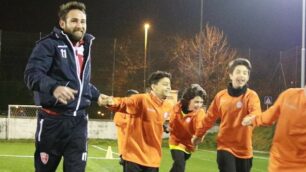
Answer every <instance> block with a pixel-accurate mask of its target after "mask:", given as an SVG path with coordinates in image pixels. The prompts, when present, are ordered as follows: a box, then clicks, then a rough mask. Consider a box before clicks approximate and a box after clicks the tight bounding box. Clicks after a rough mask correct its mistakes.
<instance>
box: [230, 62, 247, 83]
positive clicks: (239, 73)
mask: <svg viewBox="0 0 306 172" xmlns="http://www.w3.org/2000/svg"><path fill="white" fill-rule="evenodd" d="M229 76H230V79H231V81H232V84H233V87H234V88H242V87H243V86H245V85H246V84H247V82H248V81H249V79H250V71H249V69H248V68H247V67H246V66H244V65H237V66H236V67H235V69H234V70H233V72H232V73H230V74H229Z"/></svg>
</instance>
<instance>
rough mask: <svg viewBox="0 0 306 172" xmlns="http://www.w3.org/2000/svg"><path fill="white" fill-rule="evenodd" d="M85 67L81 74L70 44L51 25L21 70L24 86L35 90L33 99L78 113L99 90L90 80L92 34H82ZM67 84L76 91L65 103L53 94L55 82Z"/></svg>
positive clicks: (64, 112)
mask: <svg viewBox="0 0 306 172" xmlns="http://www.w3.org/2000/svg"><path fill="white" fill-rule="evenodd" d="M83 40H84V68H83V73H82V76H79V74H80V70H81V69H80V65H79V61H78V60H77V57H76V55H75V52H74V48H73V44H72V42H71V41H70V39H69V38H68V36H67V35H66V34H65V33H64V32H63V31H62V30H61V29H59V28H56V27H55V28H54V29H53V32H51V33H50V34H49V35H47V36H46V37H44V38H42V39H41V40H39V41H38V42H37V43H36V46H35V48H34V49H33V51H32V54H31V56H30V58H29V61H28V64H27V66H26V69H25V72H24V80H25V83H26V85H27V87H28V88H29V89H30V90H33V91H34V97H35V103H36V104H37V105H41V106H42V107H43V108H48V109H51V110H52V111H55V112H58V113H60V114H63V115H67V116H77V115H78V113H79V112H82V113H83V111H84V110H85V108H87V107H88V106H90V104H91V101H97V99H98V97H99V94H100V92H99V90H98V89H97V88H96V87H95V86H94V85H92V84H91V83H90V75H91V45H92V41H93V40H94V37H93V36H92V35H90V34H85V36H84V38H83ZM60 85H62V86H67V87H70V88H72V89H75V90H77V91H78V93H77V94H76V95H75V99H74V100H72V101H70V102H68V104H67V105H64V104H61V103H59V102H58V101H57V100H56V98H55V97H54V96H53V91H54V89H55V88H56V87H57V86H60Z"/></svg>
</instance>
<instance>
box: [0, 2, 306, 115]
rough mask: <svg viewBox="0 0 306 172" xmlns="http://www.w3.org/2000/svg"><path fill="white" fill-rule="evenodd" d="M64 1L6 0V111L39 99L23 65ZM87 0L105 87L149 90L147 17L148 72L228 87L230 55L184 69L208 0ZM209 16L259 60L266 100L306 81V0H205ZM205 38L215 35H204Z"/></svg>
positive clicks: (207, 20) (2, 10) (1, 63)
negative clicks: (303, 75)
mask: <svg viewBox="0 0 306 172" xmlns="http://www.w3.org/2000/svg"><path fill="white" fill-rule="evenodd" d="M63 2H66V1H58V0H52V1H41V0H40V1H39V0H35V1H34V0H28V1H14V0H10V1H8V0H2V1H1V2H0V30H1V32H0V42H1V44H0V95H1V99H0V111H1V113H2V114H6V112H7V106H8V104H33V100H32V93H31V92H30V91H28V90H27V88H26V87H25V84H24V82H23V71H24V68H25V65H26V62H27V59H28V57H29V55H30V53H31V51H32V48H33V47H34V45H35V41H37V40H39V39H40V38H41V37H43V36H44V35H46V34H48V33H49V32H50V31H51V30H52V28H53V27H54V26H55V25H57V22H58V18H57V11H58V6H59V5H60V4H62V3H63ZM83 2H85V4H86V6H87V26H88V28H87V32H88V33H92V34H93V35H94V36H95V37H96V40H95V41H94V47H93V51H92V65H93V69H92V82H93V83H94V84H95V85H96V86H97V87H98V88H99V89H100V90H101V92H102V93H105V94H113V95H115V96H124V94H125V91H126V90H127V89H131V88H133V89H137V90H139V91H143V70H144V69H143V57H144V48H143V47H144V28H143V24H144V23H145V22H149V23H150V25H151V27H150V29H149V33H148V35H149V36H148V52H147V61H148V63H147V68H146V70H147V73H151V72H153V71H156V70H166V71H170V72H171V73H172V74H173V84H172V87H173V89H176V90H179V89H182V88H184V87H185V86H186V85H187V84H190V83H197V82H200V84H201V85H202V86H203V87H204V88H205V89H206V90H207V91H208V94H209V100H211V99H212V98H213V97H214V95H215V93H216V92H217V91H218V90H221V89H224V88H226V83H227V82H228V81H226V78H227V75H226V76H225V75H224V72H223V71H224V69H223V68H224V63H225V61H221V60H219V61H218V60H216V59H218V58H219V57H220V58H219V59H222V57H223V58H225V56H222V55H219V56H216V57H217V58H216V59H215V58H214V61H210V60H206V59H205V58H206V57H209V55H206V50H203V55H202V56H203V65H202V66H201V67H202V69H201V71H203V72H202V73H201V72H200V76H202V75H203V77H202V78H201V79H199V78H198V77H196V75H198V74H197V69H196V68H197V67H196V66H197V65H196V64H197V63H198V62H199V61H198V59H199V56H198V55H194V56H193V55H190V56H188V58H191V57H192V58H193V60H194V61H193V62H191V63H190V65H191V64H193V65H195V66H194V67H193V70H194V71H192V70H189V71H187V70H183V69H184V68H183V66H182V65H181V64H182V63H183V61H181V60H180V59H183V57H185V56H184V55H183V54H186V52H188V51H190V52H191V53H187V54H192V52H193V51H196V50H197V47H193V48H192V47H191V48H186V49H185V47H186V46H187V44H184V41H185V42H188V41H191V40H196V35H198V34H199V33H200V31H202V29H201V28H200V20H201V0H189V1H187V0H163V1H162V0H142V1H139V0H138V1H136V0H103V1H102V0H100V1H98V0H96V1H93V0H88V1H83ZM202 22H203V25H202V26H203V29H205V28H206V29H207V27H206V26H208V27H216V28H218V29H219V31H223V33H224V35H225V36H226V37H227V41H228V46H229V47H230V48H233V49H235V50H236V52H237V54H238V55H239V56H241V57H245V58H249V59H250V60H251V62H252V64H253V71H252V73H251V79H250V82H249V86H250V87H251V88H252V89H254V90H256V91H257V92H258V94H259V96H260V98H261V99H262V100H263V97H264V96H272V97H273V99H274V100H275V98H276V97H277V95H278V94H279V93H280V92H281V91H282V90H284V89H286V88H289V87H299V86H300V74H299V73H300V66H301V65H300V51H301V50H300V49H301V32H302V31H301V27H302V24H301V23H302V0H290V1H289V0H247V1H245V0H218V1H213V0H203V20H202ZM207 24H209V25H207ZM204 37H205V35H204ZM183 45H185V46H183ZM204 45H205V46H207V45H208V43H207V42H205V41H204ZM205 46H204V49H205ZM182 47H183V48H182ZM182 50H186V51H184V52H182ZM195 54H198V53H195ZM220 54H221V53H220ZM223 54H227V52H224V53H223ZM202 56H200V57H202ZM186 57H187V56H186ZM114 58H115V65H114V63H113V62H114ZM192 58H191V59H192ZM226 58H227V56H226ZM185 59H186V58H185ZM222 62H224V63H223V64H222ZM225 65H226V64H225ZM209 66H216V67H215V68H212V70H211V71H215V73H211V74H209V75H207V77H206V72H208V71H207V70H208V68H209ZM113 67H114V68H113ZM113 69H114V70H113ZM183 71H186V72H183ZM113 74H114V78H112V76H113ZM194 76H195V77H194ZM215 78H218V79H215ZM113 81H114V82H113ZM210 81H211V82H210ZM263 107H264V105H263ZM97 110H100V109H99V108H98V107H97V106H96V105H95V106H93V107H92V108H91V109H90V111H91V112H92V113H91V116H92V117H95V114H96V113H95V112H96V111H97ZM102 110H103V111H104V109H102ZM106 118H109V116H108V117H106Z"/></svg>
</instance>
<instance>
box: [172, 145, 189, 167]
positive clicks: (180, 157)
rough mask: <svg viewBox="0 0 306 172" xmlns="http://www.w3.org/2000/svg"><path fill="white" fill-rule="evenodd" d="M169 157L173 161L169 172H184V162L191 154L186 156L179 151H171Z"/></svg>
mask: <svg viewBox="0 0 306 172" xmlns="http://www.w3.org/2000/svg"><path fill="white" fill-rule="evenodd" d="M171 156H172V159H173V164H172V168H171V169H170V172H184V171H185V166H186V161H187V160H188V159H189V158H190V156H191V154H187V153H185V152H184V151H181V150H175V149H172V150H171Z"/></svg>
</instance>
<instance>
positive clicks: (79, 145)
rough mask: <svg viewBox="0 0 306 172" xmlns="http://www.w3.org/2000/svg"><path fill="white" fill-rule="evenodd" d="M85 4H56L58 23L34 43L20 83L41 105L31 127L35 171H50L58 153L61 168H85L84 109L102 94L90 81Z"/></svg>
mask: <svg viewBox="0 0 306 172" xmlns="http://www.w3.org/2000/svg"><path fill="white" fill-rule="evenodd" d="M85 10H86V7H85V5H84V4H83V3H80V2H68V3H66V4H63V5H61V6H60V10H59V27H55V28H54V30H53V32H52V33H50V34H49V35H47V36H46V37H45V38H43V39H41V40H40V41H38V42H37V44H36V46H35V48H34V49H33V52H32V54H31V56H30V58H29V61H28V64H27V66H26V69H25V72H24V79H25V83H26V84H27V86H28V88H29V89H31V90H33V91H34V96H35V101H36V102H37V103H38V104H39V105H41V106H42V109H41V110H40V112H39V114H38V121H37V131H36V138H35V139H36V151H35V171H37V172H53V171H55V170H56V168H57V166H58V164H59V162H60V160H61V158H62V157H64V167H63V168H64V171H65V172H83V171H85V166H86V160H87V119H88V118H87V113H86V112H85V109H86V108H87V107H88V106H90V104H91V101H98V98H99V96H102V95H101V94H100V92H99V90H97V88H96V87H95V86H94V85H92V84H91V83H90V71H91V62H90V61H91V57H90V51H91V44H92V41H93V39H94V37H93V36H92V35H89V34H87V33H86V12H85Z"/></svg>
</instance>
